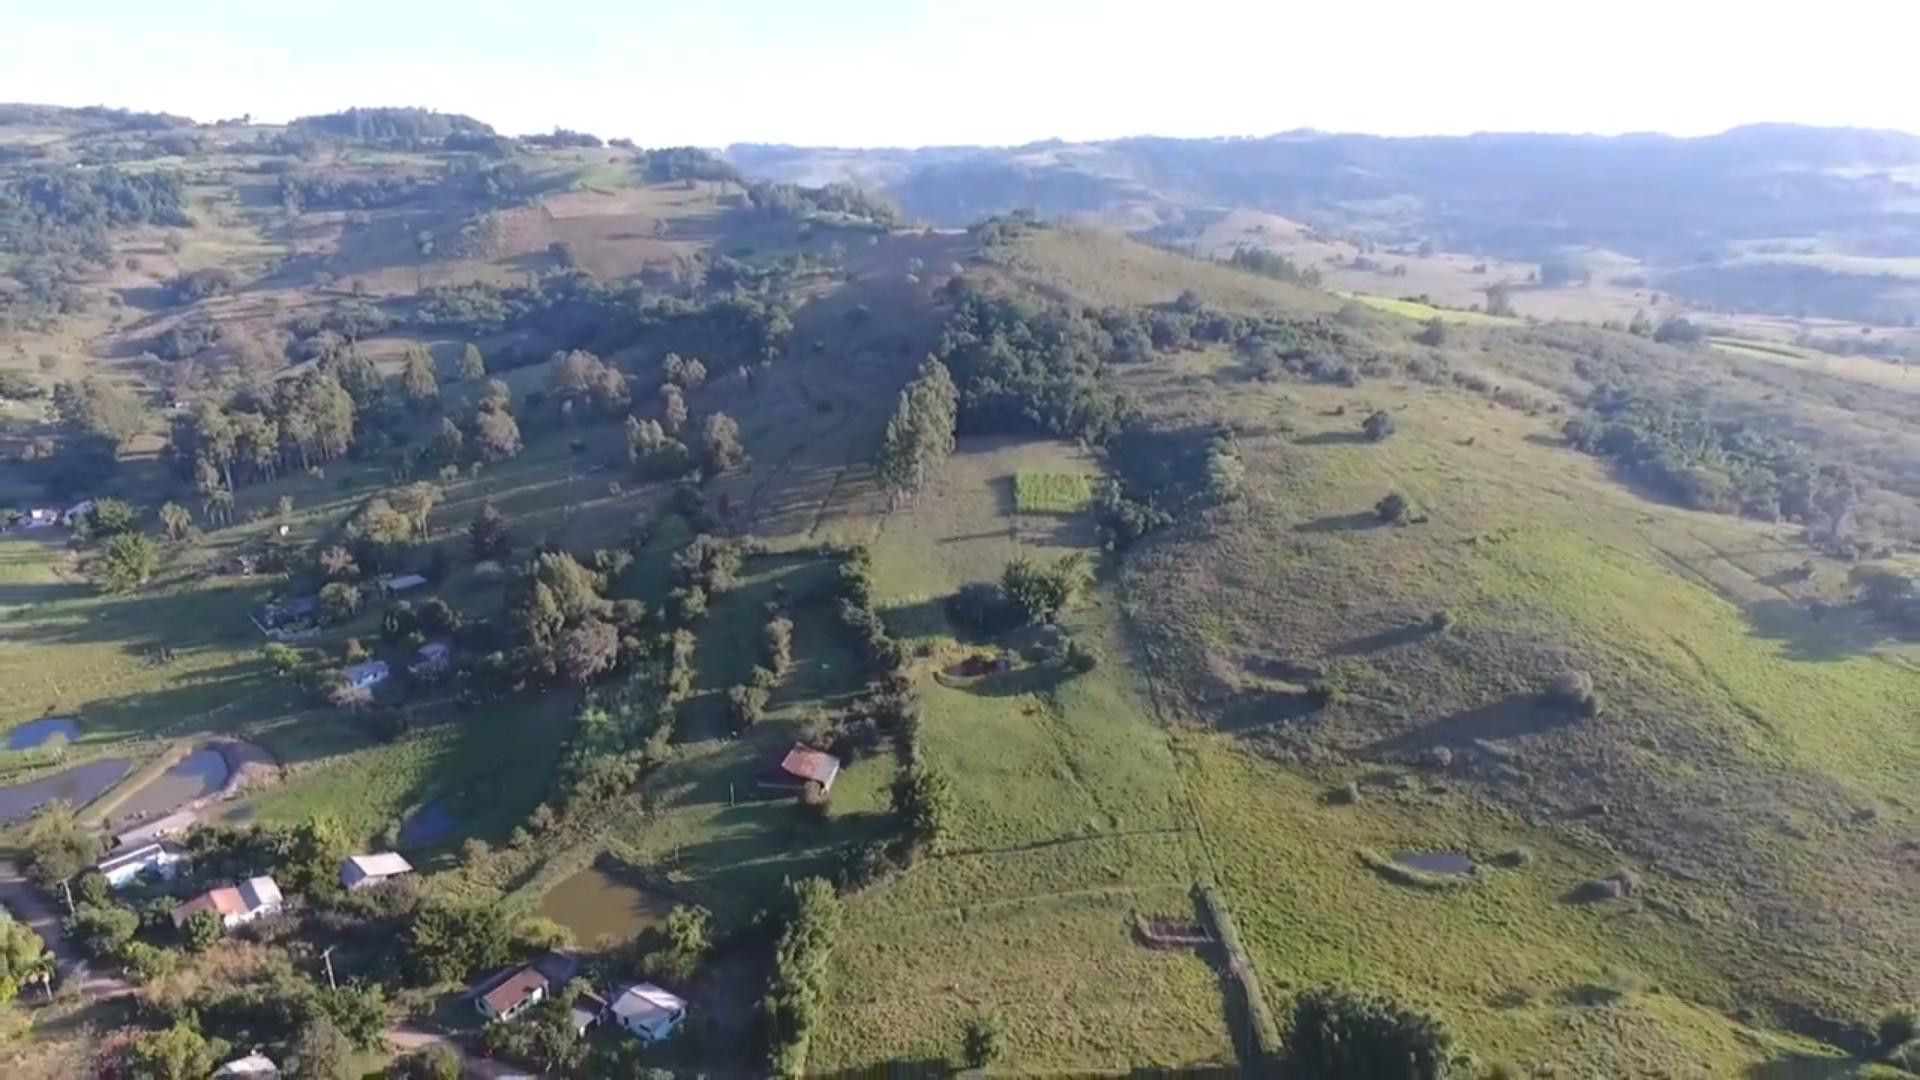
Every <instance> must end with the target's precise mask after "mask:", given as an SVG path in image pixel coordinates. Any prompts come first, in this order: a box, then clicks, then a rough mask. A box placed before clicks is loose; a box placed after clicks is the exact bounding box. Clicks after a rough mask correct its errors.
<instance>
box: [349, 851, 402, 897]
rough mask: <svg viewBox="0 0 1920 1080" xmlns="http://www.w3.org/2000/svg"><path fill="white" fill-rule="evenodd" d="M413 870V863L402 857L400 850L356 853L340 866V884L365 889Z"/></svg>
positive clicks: (350, 887)
mask: <svg viewBox="0 0 1920 1080" xmlns="http://www.w3.org/2000/svg"><path fill="white" fill-rule="evenodd" d="M412 872H413V864H412V863H410V862H408V861H407V860H406V859H405V858H403V857H401V855H400V854H399V853H398V852H394V851H383V852H380V853H378V854H374V855H354V856H352V857H350V858H348V859H347V861H346V862H345V863H343V864H342V865H341V867H340V884H342V885H345V886H346V887H347V888H349V889H364V888H366V887H368V886H370V885H378V884H380V883H381V882H383V881H391V880H392V879H394V878H396V877H399V876H400V875H401V874H410V873H412Z"/></svg>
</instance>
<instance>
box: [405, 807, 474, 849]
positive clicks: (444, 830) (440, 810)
mask: <svg viewBox="0 0 1920 1080" xmlns="http://www.w3.org/2000/svg"><path fill="white" fill-rule="evenodd" d="M459 831H460V819H459V818H457V817H454V816H453V811H451V810H448V809H447V808H446V807H445V806H444V805H442V804H441V803H438V802H430V803H427V804H426V805H424V806H422V807H420V808H419V809H418V810H415V811H414V812H413V813H411V814H408V815H407V816H406V818H405V819H404V820H402V821H401V822H400V837H399V841H400V846H401V847H403V848H412V847H426V846H428V845H429V844H438V843H440V842H442V841H445V840H451V839H453V836H454V834H455V833H457V832H459Z"/></svg>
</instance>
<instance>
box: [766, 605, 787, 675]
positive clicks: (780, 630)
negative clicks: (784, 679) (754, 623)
mask: <svg viewBox="0 0 1920 1080" xmlns="http://www.w3.org/2000/svg"><path fill="white" fill-rule="evenodd" d="M760 633H761V638H760V655H761V658H762V659H764V660H765V661H766V662H767V668H768V670H770V671H772V672H773V673H774V674H775V675H779V676H785V675H786V673H787V671H788V669H790V668H792V667H793V620H792V619H789V618H787V617H786V616H785V615H776V616H774V617H773V618H772V619H769V620H768V621H767V625H766V626H765V627H763V628H762V629H761V632H760Z"/></svg>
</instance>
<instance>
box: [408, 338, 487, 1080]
mask: <svg viewBox="0 0 1920 1080" xmlns="http://www.w3.org/2000/svg"><path fill="white" fill-rule="evenodd" d="M467 347H468V348H470V349H471V348H473V346H471V345H469V346H467ZM387 1076H388V1077H390V1078H391V1080H460V1055H459V1053H458V1052H457V1051H455V1050H454V1049H453V1048H452V1047H450V1046H448V1045H447V1044H445V1043H434V1044H432V1045H430V1046H428V1047H427V1048H426V1049H424V1050H420V1051H418V1052H416V1053H412V1054H408V1055H407V1056H406V1057H403V1058H401V1059H400V1060H398V1061H396V1062H394V1063H393V1065H392V1066H391V1067H390V1068H388V1069H387Z"/></svg>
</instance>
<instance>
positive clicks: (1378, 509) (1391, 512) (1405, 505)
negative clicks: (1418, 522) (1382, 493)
mask: <svg viewBox="0 0 1920 1080" xmlns="http://www.w3.org/2000/svg"><path fill="white" fill-rule="evenodd" d="M1373 513H1374V516H1376V517H1378V518H1379V519H1380V520H1381V521H1384V522H1386V523H1388V524H1389V525H1396V524H1399V523H1401V522H1410V521H1412V520H1413V519H1414V513H1413V502H1412V501H1411V500H1410V499H1408V498H1407V497H1406V496H1405V495H1402V494H1400V493H1399V492H1397V491H1393V492H1388V493H1387V495H1386V497H1385V498H1383V499H1381V500H1380V501H1379V502H1377V503H1374V504H1373Z"/></svg>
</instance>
